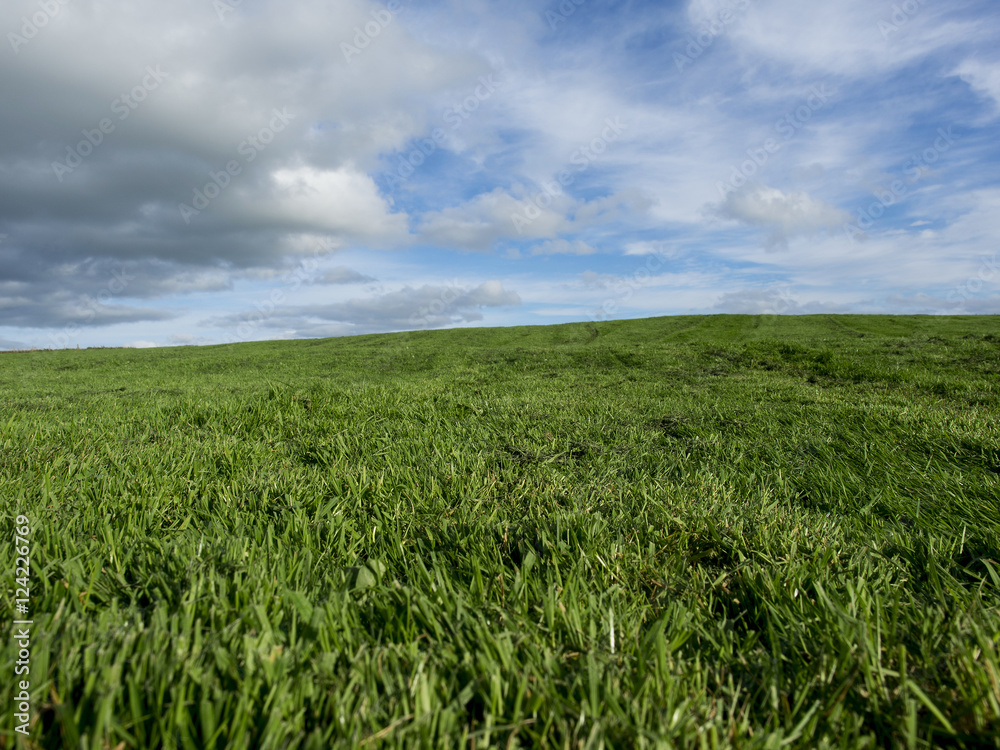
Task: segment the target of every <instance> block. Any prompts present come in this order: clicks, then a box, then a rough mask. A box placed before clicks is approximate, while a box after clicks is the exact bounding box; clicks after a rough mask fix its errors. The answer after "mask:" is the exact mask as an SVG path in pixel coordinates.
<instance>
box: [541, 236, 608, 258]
mask: <svg viewBox="0 0 1000 750" xmlns="http://www.w3.org/2000/svg"><path fill="white" fill-rule="evenodd" d="M596 252H597V250H596V249H595V248H593V247H591V246H590V245H588V244H587V243H586V242H584V241H583V240H572V241H570V240H563V239H558V240H546V241H545V242H542V243H541V244H538V245H534V246H533V247H532V248H531V254H532V255H593V254H594V253H596Z"/></svg>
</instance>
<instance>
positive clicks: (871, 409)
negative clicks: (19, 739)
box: [0, 316, 1000, 748]
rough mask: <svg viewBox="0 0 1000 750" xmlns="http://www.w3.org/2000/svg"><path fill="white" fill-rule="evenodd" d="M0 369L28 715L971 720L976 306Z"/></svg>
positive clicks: (777, 743)
mask: <svg viewBox="0 0 1000 750" xmlns="http://www.w3.org/2000/svg"><path fill="white" fill-rule="evenodd" d="M0 389H2V390H0V393H2V396H0V430H2V432H0V447H2V454H0V498H2V510H3V513H4V516H5V518H6V519H8V520H9V521H10V522H9V523H8V524H7V526H6V529H7V532H6V534H5V535H4V537H3V538H2V540H0V549H2V559H3V560H4V561H6V565H7V569H8V570H9V572H10V575H8V588H9V589H11V591H12V590H13V588H14V583H13V568H14V559H15V553H14V544H13V536H14V531H13V519H14V517H15V516H16V515H17V514H25V515H27V516H29V517H30V518H31V525H32V532H31V539H32V545H33V549H32V555H33V557H32V566H33V567H32V579H31V584H32V616H33V619H34V622H35V625H34V629H33V641H32V648H31V685H32V696H33V711H34V714H35V715H34V717H33V720H32V721H33V726H32V735H31V744H30V745H28V744H26V745H25V746H32V747H48V748H57V747H58V748H62V747H66V748H78V747H80V748H129V747H142V748H147V747H171V748H173V747H181V748H221V747H239V748H249V747H260V748H327V747H366V748H374V747H410V746H423V747H455V748H457V747H467V748H472V747H475V748H484V747H528V746H531V747H553V748H564V747H628V746H638V747H706V748H715V747H728V746H737V747H762V748H763V747H767V748H778V747H852V748H853V747H905V748H927V747H1000V655H998V651H1000V595H998V588H1000V533H998V532H1000V321H998V319H997V318H996V317H977V318H973V317H962V318H957V317H955V318H944V317H935V318H924V317H864V316H808V317H773V316H761V317H751V316H709V317H676V318H658V319H648V320H634V321H619V322H608V323H598V324H592V323H591V324H573V325H564V326H552V327H526V328H507V329H478V330H468V329H466V330H452V331H436V332H417V333H405V334H391V335H381V336H363V337H357V338H342V339H328V340H303V341H288V342H268V343H254V344H241V345H227V346H217V347H205V348H176V349H160V350H144V351H138V350H86V351H60V352H30V353H11V354H3V355H0ZM12 596H13V595H12V594H11V595H10V596H8V597H6V598H5V606H6V609H5V610H4V614H3V620H2V622H0V643H2V646H0V649H2V660H3V663H4V678H3V680H2V682H0V706H3V712H2V715H0V730H2V733H3V734H2V735H0V744H6V745H7V746H13V745H14V740H13V739H12V738H14V736H15V735H14V733H13V726H14V723H13V716H12V713H13V711H12V708H11V707H12V705H13V703H12V698H13V696H12V687H13V685H14V677H13V664H14V661H15V660H16V658H17V656H16V650H15V648H16V647H15V644H14V643H13V642H12V639H11V629H12V625H11V622H12V620H13V618H14V616H15V615H13V614H12V613H11V611H10V606H11V601H12Z"/></svg>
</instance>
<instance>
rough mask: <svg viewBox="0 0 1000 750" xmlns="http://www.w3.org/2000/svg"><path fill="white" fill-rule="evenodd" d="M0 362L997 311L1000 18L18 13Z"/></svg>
mask: <svg viewBox="0 0 1000 750" xmlns="http://www.w3.org/2000/svg"><path fill="white" fill-rule="evenodd" d="M0 31H2V32H3V33H4V39H3V40H0V41H2V48H0V60H2V61H0V101H3V107H2V108H0V135H2V137H0V348H29V347H32V346H34V347H38V348H61V347H76V346H81V347H86V346H99V345H101V346H171V345H179V344H214V343H227V342H233V341H250V340H259V339H286V338H303V337H322V336H339V335H351V334H358V333H371V332H382V331H398V330H412V329H420V328H442V327H456V326H508V325H522V324H547V323H561V322H569V321H585V320H607V319H616V318H632V317H646V316H653V315H670V314H691V313H720V312H735V313H779V314H795V313H892V314H907V313H921V314H969V313H976V314H978V313H982V314H1000V259H998V257H997V251H998V249H1000V247H998V246H1000V218H998V217H1000V179H998V178H1000V138H998V137H997V136H998V127H997V126H998V124H1000V64H998V63H1000V52H997V50H1000V6H997V5H996V4H995V3H991V2H985V1H975V2H949V3H941V2H934V0H906V1H905V2H870V0H866V1H864V2H861V1H858V2H855V1H854V0H831V1H829V2H825V3H822V4H817V5H811V6H803V5H802V4H801V3H793V2H790V1H786V0H692V1H691V2H657V3H653V2H598V0H565V2H562V3H557V2H552V3H528V2H518V1H517V0H513V1H512V2H504V3H500V2H486V1H482V0H471V1H464V2H457V0H456V1H455V2H449V1H447V0H440V1H437V2H425V3H416V2H410V1H409V0H393V2H389V3H368V2H361V1H360V0H358V1H356V2H355V1H353V0H328V1H324V2H287V1H286V2H280V3H279V2H277V0H242V2H237V0H176V1H175V2H171V3H154V2H151V1H147V0H130V2H128V3H126V2H124V0H52V1H51V2H43V1H42V0H11V1H10V2H7V3H5V4H4V8H3V10H2V11H0Z"/></svg>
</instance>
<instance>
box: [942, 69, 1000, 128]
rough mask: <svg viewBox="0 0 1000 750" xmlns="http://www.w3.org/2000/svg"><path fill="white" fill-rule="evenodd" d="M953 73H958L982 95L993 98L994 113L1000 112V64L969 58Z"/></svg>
mask: <svg viewBox="0 0 1000 750" xmlns="http://www.w3.org/2000/svg"><path fill="white" fill-rule="evenodd" d="M952 75H957V76H958V77H959V78H961V79H962V80H963V81H965V82H966V83H967V84H969V86H970V87H971V88H972V90H973V91H975V92H976V93H977V94H979V95H980V96H983V97H986V98H988V99H992V100H993V115H994V116H996V115H998V114H1000V64H998V63H984V62H982V61H981V60H974V59H968V60H965V61H964V62H963V63H962V64H961V65H959V66H958V67H957V68H956V69H955V70H954V71H953V72H952Z"/></svg>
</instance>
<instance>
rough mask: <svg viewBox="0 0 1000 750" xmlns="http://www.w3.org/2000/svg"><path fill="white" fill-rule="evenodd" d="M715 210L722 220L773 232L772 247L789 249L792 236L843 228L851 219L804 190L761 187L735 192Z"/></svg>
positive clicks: (755, 186)
mask: <svg viewBox="0 0 1000 750" xmlns="http://www.w3.org/2000/svg"><path fill="white" fill-rule="evenodd" d="M714 210H715V212H716V213H717V214H718V215H719V216H721V217H722V218H726V219H734V220H736V221H740V222H743V223H745V224H750V225H753V226H759V227H764V228H766V229H769V230H770V235H769V237H768V239H767V244H768V246H769V247H787V245H788V238H789V237H791V236H794V235H800V234H815V233H816V232H818V231H820V230H821V229H832V228H834V227H840V226H841V225H842V224H843V223H844V222H845V221H847V220H848V218H849V217H848V214H847V213H845V212H844V211H841V210H840V209H838V208H836V207H835V206H831V205H830V204H829V203H824V202H823V201H821V200H817V199H815V198H812V197H811V196H810V195H809V194H808V193H806V192H805V191H803V190H793V191H790V192H788V193H784V192H782V191H781V190H778V189H777V188H773V187H768V186H767V185H761V184H759V183H748V184H747V185H744V186H743V187H742V188H740V189H739V190H733V191H732V192H730V193H728V194H727V195H726V199H725V200H724V201H723V202H722V203H721V204H720V205H718V206H716V207H715V209H714Z"/></svg>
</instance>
